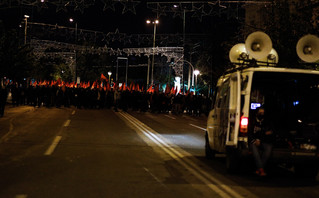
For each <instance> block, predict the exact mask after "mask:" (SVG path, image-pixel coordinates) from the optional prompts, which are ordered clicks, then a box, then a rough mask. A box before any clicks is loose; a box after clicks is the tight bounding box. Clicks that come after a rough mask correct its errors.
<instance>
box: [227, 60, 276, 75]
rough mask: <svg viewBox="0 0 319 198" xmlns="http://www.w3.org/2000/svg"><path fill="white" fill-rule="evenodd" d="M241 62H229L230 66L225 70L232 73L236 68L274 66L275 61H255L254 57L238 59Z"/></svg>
mask: <svg viewBox="0 0 319 198" xmlns="http://www.w3.org/2000/svg"><path fill="white" fill-rule="evenodd" d="M238 60H239V61H241V63H231V68H230V69H227V70H226V73H232V72H235V71H238V70H240V71H241V70H243V69H247V68H256V67H275V66H277V63H271V62H265V61H257V60H256V59H241V58H239V59H238Z"/></svg>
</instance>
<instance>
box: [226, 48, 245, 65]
mask: <svg viewBox="0 0 319 198" xmlns="http://www.w3.org/2000/svg"><path fill="white" fill-rule="evenodd" d="M239 58H240V59H248V53H247V50H246V47H245V44H244V43H238V44H236V45H234V46H233V47H232V48H231V49H230V51H229V60H230V62H232V63H240V62H241V61H240V60H238V59H239Z"/></svg>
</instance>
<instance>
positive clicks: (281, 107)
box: [205, 67, 319, 177]
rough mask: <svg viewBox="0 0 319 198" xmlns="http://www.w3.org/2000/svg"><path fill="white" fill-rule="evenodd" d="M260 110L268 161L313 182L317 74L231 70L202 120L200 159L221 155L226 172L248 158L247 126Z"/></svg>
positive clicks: (318, 141)
mask: <svg viewBox="0 0 319 198" xmlns="http://www.w3.org/2000/svg"><path fill="white" fill-rule="evenodd" d="M260 106H263V107H264V108H265V112H266V113H265V116H266V117H267V118H268V119H269V120H270V121H271V122H272V124H273V129H274V133H275V137H276V139H275V142H274V143H273V144H274V148H273V152H272V157H271V159H270V160H271V161H273V162H278V163H283V164H285V165H287V166H289V167H294V170H295V172H296V173H298V174H300V175H304V176H309V177H315V176H316V175H317V172H318V161H319V160H318V159H319V152H318V148H319V71H315V70H306V69H290V68H289V69H288V68H276V67H250V68H249V67H248V68H247V67H244V68H242V69H240V68H237V69H234V70H233V71H230V72H228V74H225V75H224V76H222V77H220V78H219V80H218V82H217V87H216V90H215V95H214V98H213V105H212V110H211V111H210V113H209V116H208V120H207V132H206V146H205V150H206V157H207V158H212V157H214V155H215V154H216V153H225V154H226V167H227V170H228V171H229V172H234V171H236V170H238V168H239V164H240V163H242V162H243V160H242V159H246V158H245V156H249V155H250V154H251V152H250V146H249V138H248V137H249V134H250V133H251V132H252V131H251V130H250V128H251V127H250V123H252V119H253V118H255V114H256V109H257V108H258V107H260Z"/></svg>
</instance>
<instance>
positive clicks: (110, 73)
mask: <svg viewBox="0 0 319 198" xmlns="http://www.w3.org/2000/svg"><path fill="white" fill-rule="evenodd" d="M107 74H108V75H109V82H110V83H111V75H112V72H111V71H109V72H107Z"/></svg>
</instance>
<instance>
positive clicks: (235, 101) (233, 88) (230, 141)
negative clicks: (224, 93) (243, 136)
mask: <svg viewBox="0 0 319 198" xmlns="http://www.w3.org/2000/svg"><path fill="white" fill-rule="evenodd" d="M240 99H241V77H240V71H237V72H236V73H233V74H232V75H231V77H230V100H229V112H228V127H227V134H226V146H237V140H238V133H239V122H240V115H241V113H240V109H241V106H240V104H241V101H240Z"/></svg>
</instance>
